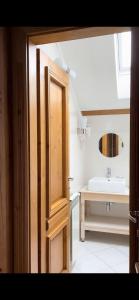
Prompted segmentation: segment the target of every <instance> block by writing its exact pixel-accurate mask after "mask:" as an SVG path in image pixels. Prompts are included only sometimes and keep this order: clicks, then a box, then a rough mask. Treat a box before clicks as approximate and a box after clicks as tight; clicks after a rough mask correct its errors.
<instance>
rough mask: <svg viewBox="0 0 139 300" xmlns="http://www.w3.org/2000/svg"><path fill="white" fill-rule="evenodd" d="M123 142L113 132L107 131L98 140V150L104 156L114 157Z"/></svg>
mask: <svg viewBox="0 0 139 300" xmlns="http://www.w3.org/2000/svg"><path fill="white" fill-rule="evenodd" d="M123 147H124V144H123V142H122V140H121V138H120V137H119V135H117V134H115V133H107V134H105V135H103V136H102V137H101V139H100V140H99V151H100V152H101V153H102V154H103V155H104V156H106V157H115V156H117V155H119V154H120V152H121V149H122V148H123Z"/></svg>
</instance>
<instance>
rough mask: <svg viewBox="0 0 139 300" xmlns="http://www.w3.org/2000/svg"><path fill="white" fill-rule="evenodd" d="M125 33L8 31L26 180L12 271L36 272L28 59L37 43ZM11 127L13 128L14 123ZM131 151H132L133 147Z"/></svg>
mask: <svg viewBox="0 0 139 300" xmlns="http://www.w3.org/2000/svg"><path fill="white" fill-rule="evenodd" d="M129 30H133V28H132V27H48V28H47V27H42V28H41V27H40V28H35V27H30V28H28V27H23V28H22V29H21V28H20V29H19V28H13V29H12V36H13V39H12V40H13V44H14V43H15V42H16V48H17V49H18V50H19V49H22V55H20V59H19V53H18V51H15V52H14V54H13V59H14V61H15V62H16V63H17V62H18V61H19V60H20V62H21V63H22V66H23V68H24V70H23V72H24V76H25V81H24V83H23V92H22V94H23V93H24V97H21V98H22V99H21V102H23V101H24V108H23V112H22V110H21V114H22V115H23V118H22V120H21V122H22V124H21V127H22V128H23V131H25V135H24V136H23V141H24V150H25V155H24V156H25V160H24V163H25V165H24V171H25V172H24V174H23V175H24V177H25V176H26V180H25V178H20V179H19V180H20V181H19V184H20V185H22V184H23V180H24V188H25V194H26V198H25V203H24V205H23V207H20V209H19V212H18V218H17V219H16V220H15V223H16V226H19V228H22V229H23V227H24V228H26V230H25V229H23V230H22V231H21V232H20V234H21V236H20V239H19V241H18V238H19V233H16V232H15V244H17V243H18V247H17V249H16V250H17V255H15V259H18V261H20V258H21V261H22V264H20V263H19V265H18V267H17V268H15V271H16V272H35V273H38V259H37V258H38V224H37V215H38V206H37V197H38V194H37V193H38V189H37V167H38V166H37V89H36V71H35V70H36V68H32V71H31V72H30V75H29V57H31V60H32V63H33V62H34V63H35V57H36V48H37V46H39V45H41V44H47V43H52V42H53V43H55V42H61V41H68V40H76V39H82V38H88V37H94V36H101V35H108V34H113V33H119V32H123V31H129ZM18 36H20V39H18V38H17V37H18ZM19 43H20V45H19ZM34 66H35V65H34ZM14 68H15V67H14ZM14 73H17V72H16V70H15V69H14ZM16 76H17V74H16ZM16 78H17V77H16ZM34 87H35V88H34ZM20 88H21V86H20ZM16 89H17V87H16V88H15V90H16ZM17 101H18V99H17V97H16V95H15V102H16V103H17ZM30 101H34V105H33V107H34V112H31V111H30ZM133 103H134V104H133V105H135V100H134V102H133ZM22 104H23V103H21V105H22ZM131 104H132V101H131ZM15 113H17V112H15ZM30 113H34V114H35V122H34V121H33V122H32V121H31V119H30ZM134 114H135V110H134V109H131V117H132V119H133V118H134ZM15 124H16V125H17V122H16V121H15ZM135 126H136V125H135ZM16 130H17V129H16ZM31 130H33V131H32V132H33V133H34V136H32V135H30V132H31ZM131 130H132V131H130V135H133V136H135V132H134V131H135V127H134V129H133V126H131ZM133 130H134V131H133ZM136 130H137V128H136ZM32 138H33V140H32ZM133 143H134V146H135V144H136V139H135V138H133V139H132V146H133ZM32 147H33V148H32ZM134 148H135V149H136V147H134ZM31 151H33V152H35V155H36V162H35V164H36V170H35V172H34V167H35V165H34V166H33V168H31V165H30V153H31ZM33 152H32V153H33ZM22 153H23V152H22ZM16 165H17V166H19V165H20V160H17V161H16ZM132 165H133V156H132V157H131V161H130V169H131V168H132ZM134 170H135V169H134ZM132 174H133V172H132ZM27 179H28V180H27ZM30 183H31V184H30ZM131 183H132V181H131ZM34 184H35V188H33V186H34ZM15 197H16V201H17V202H18V203H19V201H21V198H19V199H17V195H15ZM131 197H134V195H130V200H131ZM23 201H24V199H22V203H23ZM19 215H22V221H23V224H22V225H21V220H20V219H19ZM25 239H26V247H25V248H24V249H23V250H22V254H20V250H21V247H22V246H23V242H24V240H25ZM31 249H32V250H31ZM21 255H22V257H20V256H21ZM16 257H17V258H16ZM25 257H26V258H25ZM132 261H133V259H132ZM23 262H25V266H23ZM15 265H16V263H15ZM130 272H134V269H133V263H131V265H130Z"/></svg>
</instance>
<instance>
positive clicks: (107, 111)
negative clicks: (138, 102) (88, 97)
mask: <svg viewBox="0 0 139 300" xmlns="http://www.w3.org/2000/svg"><path fill="white" fill-rule="evenodd" d="M81 113H82V115H83V116H102V115H125V114H126V115H127V114H130V109H129V108H120V109H103V110H100V109H98V110H82V112H81Z"/></svg>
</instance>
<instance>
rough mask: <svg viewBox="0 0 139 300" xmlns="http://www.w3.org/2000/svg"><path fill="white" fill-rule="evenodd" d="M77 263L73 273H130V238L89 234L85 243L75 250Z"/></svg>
mask: <svg viewBox="0 0 139 300" xmlns="http://www.w3.org/2000/svg"><path fill="white" fill-rule="evenodd" d="M74 249H75V251H76V256H75V257H76V263H75V265H74V268H73V269H72V273H128V272H129V259H128V258H129V237H127V236H121V235H115V234H107V233H106V234H105V233H100V232H99V233H97V232H87V233H86V237H85V242H81V241H79V242H78V243H77V245H76V247H75V248H74Z"/></svg>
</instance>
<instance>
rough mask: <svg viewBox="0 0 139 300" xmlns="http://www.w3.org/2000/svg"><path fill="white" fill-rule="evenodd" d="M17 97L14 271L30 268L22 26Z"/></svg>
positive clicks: (16, 40) (14, 34)
mask: <svg viewBox="0 0 139 300" xmlns="http://www.w3.org/2000/svg"><path fill="white" fill-rule="evenodd" d="M11 52H12V61H11V67H12V90H13V91H12V99H13V103H12V104H13V114H12V119H13V160H14V173H13V187H12V188H13V192H14V195H13V196H14V272H16V273H18V272H19V273H24V272H29V270H30V251H29V238H30V227H29V226H30V225H29V221H30V215H29V205H30V203H29V143H28V134H29V127H28V83H27V75H28V73H27V71H28V69H27V40H26V35H25V34H24V33H23V31H22V30H21V29H20V28H14V27H13V28H11Z"/></svg>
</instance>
